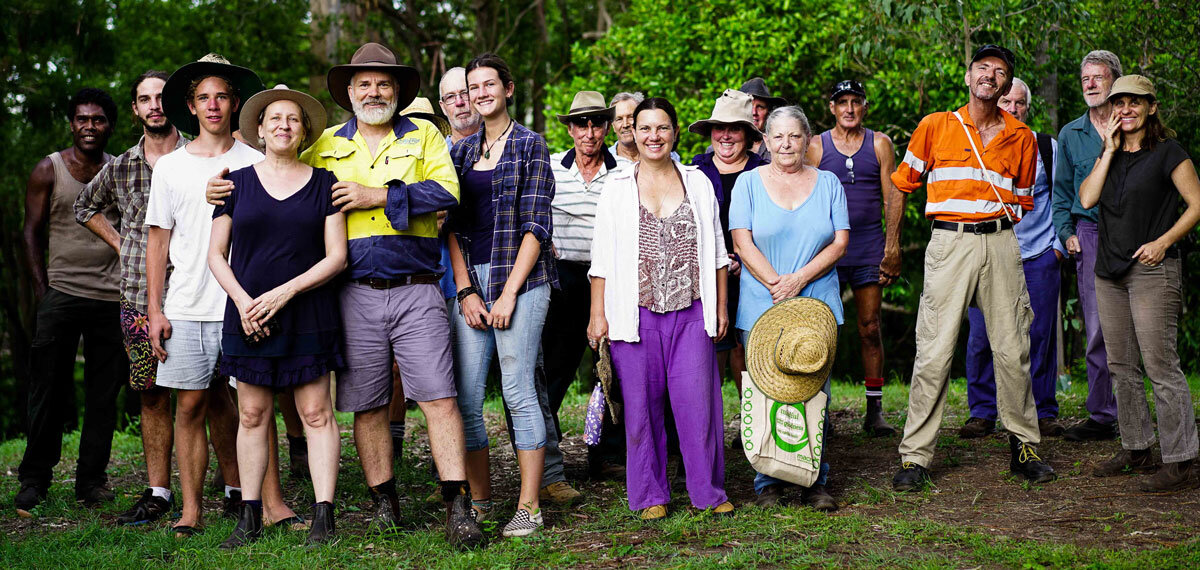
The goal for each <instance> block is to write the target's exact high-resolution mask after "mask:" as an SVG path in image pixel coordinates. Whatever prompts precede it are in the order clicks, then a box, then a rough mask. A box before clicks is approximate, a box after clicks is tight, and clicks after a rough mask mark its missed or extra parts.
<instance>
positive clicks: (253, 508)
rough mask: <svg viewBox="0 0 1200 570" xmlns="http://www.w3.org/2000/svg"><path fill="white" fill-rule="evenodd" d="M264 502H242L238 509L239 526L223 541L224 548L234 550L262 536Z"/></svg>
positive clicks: (222, 546)
mask: <svg viewBox="0 0 1200 570" xmlns="http://www.w3.org/2000/svg"><path fill="white" fill-rule="evenodd" d="M262 531H263V525H262V504H257V505H253V504H250V503H245V502H243V503H242V506H241V508H240V509H238V522H237V526H235V527H233V532H232V533H230V535H229V538H226V539H225V542H222V543H221V549H222V550H233V549H235V548H239V547H241V546H243V545H246V544H249V543H251V542H254V541H256V540H258V539H260V538H262Z"/></svg>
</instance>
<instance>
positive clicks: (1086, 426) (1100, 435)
mask: <svg viewBox="0 0 1200 570" xmlns="http://www.w3.org/2000/svg"><path fill="white" fill-rule="evenodd" d="M1063 439H1065V440H1067V441H1108V440H1112V439H1117V422H1113V423H1111V424H1102V423H1100V422H1098V421H1096V420H1093V419H1092V418H1088V419H1087V420H1086V421H1084V422H1083V423H1081V424H1077V425H1074V426H1071V427H1069V428H1067V429H1066V430H1064V431H1063Z"/></svg>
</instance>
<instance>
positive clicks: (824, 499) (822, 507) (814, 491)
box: [800, 484, 838, 513]
mask: <svg viewBox="0 0 1200 570" xmlns="http://www.w3.org/2000/svg"><path fill="white" fill-rule="evenodd" d="M800 500H801V501H803V502H804V504H806V505H808V506H810V507H812V508H814V509H816V510H818V511H822V512H827V513H831V512H833V511H836V510H837V509H838V506H837V501H835V500H834V499H833V495H830V494H829V491H827V490H826V489H825V486H824V485H820V484H816V485H813V486H812V487H807V488H805V489H804V491H803V492H801V494H800Z"/></svg>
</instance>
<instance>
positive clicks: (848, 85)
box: [829, 79, 867, 101]
mask: <svg viewBox="0 0 1200 570" xmlns="http://www.w3.org/2000/svg"><path fill="white" fill-rule="evenodd" d="M847 93H850V94H853V95H858V96H859V97H862V98H863V101H866V100H867V90H866V89H864V88H863V84H862V83H859V82H857V81H855V80H853V79H845V80H842V81H839V82H838V84H837V85H834V86H833V93H831V94H830V95H829V100H830V101H833V100H835V99H837V98H838V97H841V96H842V95H845V94H847Z"/></svg>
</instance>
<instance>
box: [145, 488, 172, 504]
mask: <svg viewBox="0 0 1200 570" xmlns="http://www.w3.org/2000/svg"><path fill="white" fill-rule="evenodd" d="M150 494H152V495H154V496H155V497H158V498H160V499H163V500H164V501H168V502H170V500H171V490H170V489H168V488H166V487H150Z"/></svg>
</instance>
